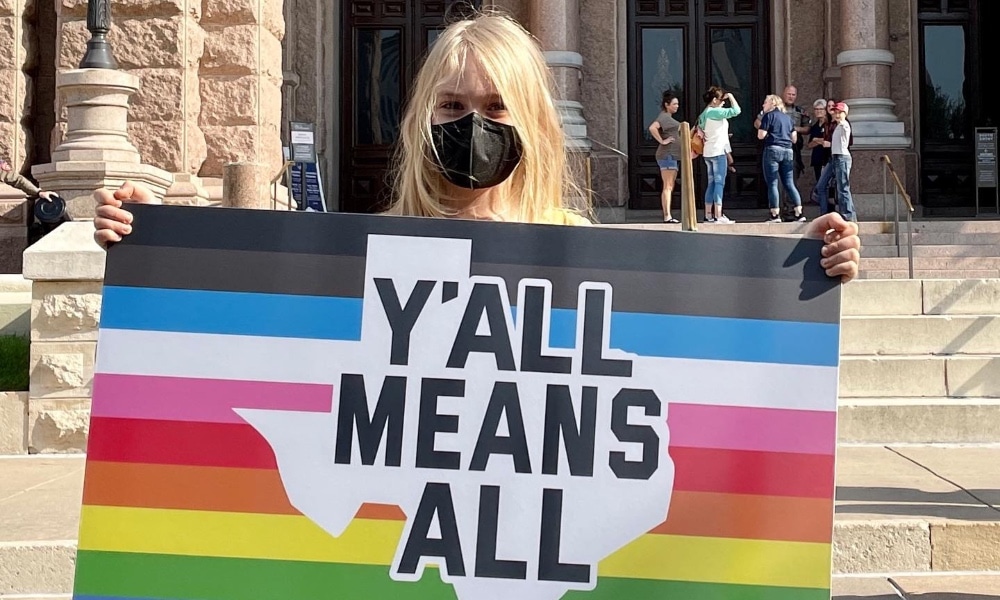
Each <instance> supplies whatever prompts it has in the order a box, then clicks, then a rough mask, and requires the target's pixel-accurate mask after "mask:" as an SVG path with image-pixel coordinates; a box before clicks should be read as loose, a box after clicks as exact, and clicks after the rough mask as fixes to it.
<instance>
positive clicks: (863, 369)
mask: <svg viewBox="0 0 1000 600" xmlns="http://www.w3.org/2000/svg"><path fill="white" fill-rule="evenodd" d="M792 227H794V226H792ZM843 314H844V318H843V329H842V332H843V335H842V338H841V344H842V348H841V350H842V360H841V378H840V398H841V400H840V420H839V440H840V444H839V450H838V464H837V477H838V488H837V502H836V517H835V528H834V552H833V571H834V574H835V577H834V592H835V595H836V597H837V598H842V599H843V600H849V599H852V600H860V599H862V598H867V599H869V600H874V599H876V598H878V599H885V600H890V599H896V598H900V597H903V598H914V599H915V598H921V599H922V600H943V599H945V598H955V599H956V600H958V599H961V600H982V599H985V598H991V597H1000V279H982V280H935V279H927V280H912V281H911V280H861V281H857V282H854V283H852V284H850V285H848V286H846V287H845V288H844V308H843ZM779 384H780V382H776V385H779ZM2 408H3V407H2V406H0V409H2ZM0 413H2V410H0ZM2 422H3V421H2V419H0V426H2ZM0 434H2V432H0ZM0 437H2V435H0ZM82 479H83V457H82V455H75V456H73V455H70V456H53V455H39V456H28V457H2V458H0V600H14V599H18V600H27V599H28V598H31V599H32V600H43V599H52V600H54V599H55V598H64V599H65V598H68V597H69V596H68V595H67V594H69V592H70V589H71V587H72V569H73V562H74V553H75V541H74V540H75V538H76V534H77V532H76V529H77V520H78V515H79V504H80V497H81V489H82ZM890 579H891V582H890ZM894 586H895V587H894ZM901 594H902V595H901ZM954 594H963V595H954Z"/></svg>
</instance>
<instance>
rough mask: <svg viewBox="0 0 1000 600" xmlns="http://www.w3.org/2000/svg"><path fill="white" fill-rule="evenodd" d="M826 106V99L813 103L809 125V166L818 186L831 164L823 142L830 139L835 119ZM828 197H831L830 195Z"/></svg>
mask: <svg viewBox="0 0 1000 600" xmlns="http://www.w3.org/2000/svg"><path fill="white" fill-rule="evenodd" d="M826 105H827V101H826V100H825V99H824V98H820V99H819V100H817V101H815V102H813V121H812V123H811V124H810V125H809V143H808V145H807V147H808V148H809V150H810V157H809V166H811V167H812V169H813V175H814V177H815V179H816V183H817V184H818V183H819V180H820V177H821V176H822V175H823V168H824V167H825V166H826V165H827V163H829V162H830V149H829V148H827V147H826V146H824V145H823V142H824V141H826V140H827V139H828V138H829V136H828V135H827V125H828V124H829V123H830V122H831V121H832V120H833V119H832V118H831V117H830V114H829V113H828V112H827V110H826ZM829 133H830V135H832V134H833V131H832V130H831V131H830V132H829ZM827 195H828V196H829V194H827ZM829 210H832V209H829ZM829 210H823V213H826V212H829Z"/></svg>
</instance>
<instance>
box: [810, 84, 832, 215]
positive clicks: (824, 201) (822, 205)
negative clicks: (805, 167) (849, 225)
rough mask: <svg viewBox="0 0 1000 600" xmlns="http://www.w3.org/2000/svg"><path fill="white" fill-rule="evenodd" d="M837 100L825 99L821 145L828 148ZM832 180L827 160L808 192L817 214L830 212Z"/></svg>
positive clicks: (830, 166) (830, 168)
mask: <svg viewBox="0 0 1000 600" xmlns="http://www.w3.org/2000/svg"><path fill="white" fill-rule="evenodd" d="M836 104H837V101H836V100H834V99H833V98H830V99H829V100H827V101H826V125H825V126H824V130H823V142H824V144H823V147H824V148H829V147H830V146H829V144H827V142H830V141H831V140H832V139H833V131H834V130H835V129H836V128H837V121H836V120H835V119H834V118H833V107H834V106H836ZM832 181H833V164H831V163H830V162H827V163H826V165H824V166H823V170H822V171H821V172H820V174H819V178H818V179H817V180H816V186H815V187H813V189H812V192H811V193H810V194H809V200H810V201H811V202H812V203H813V204H819V214H821V215H825V214H827V213H828V212H830V208H829V203H830V202H829V198H830V183H831V182H832Z"/></svg>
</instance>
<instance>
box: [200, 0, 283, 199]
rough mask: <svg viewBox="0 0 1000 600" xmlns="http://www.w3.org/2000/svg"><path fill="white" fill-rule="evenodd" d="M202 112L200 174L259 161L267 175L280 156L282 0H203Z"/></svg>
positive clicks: (274, 170) (215, 174)
mask: <svg viewBox="0 0 1000 600" xmlns="http://www.w3.org/2000/svg"><path fill="white" fill-rule="evenodd" d="M204 11H205V12H204V15H203V17H202V19H201V24H202V26H203V27H204V30H205V54H204V57H203V58H202V61H201V69H200V71H199V78H200V80H201V103H202V107H201V116H200V118H199V126H200V127H201V128H202V129H203V130H204V132H205V138H206V141H207V145H208V156H207V158H206V160H205V163H204V165H203V166H202V168H201V172H200V175H201V176H203V177H221V176H222V167H223V165H224V164H225V163H227V162H253V163H258V164H261V165H263V167H264V170H265V172H266V173H267V179H270V178H271V176H273V175H274V174H275V173H277V171H278V169H279V168H280V166H281V163H282V156H281V85H282V80H283V78H282V69H281V54H282V49H281V39H282V38H283V37H284V31H285V22H284V17H283V15H282V2H281V0H204Z"/></svg>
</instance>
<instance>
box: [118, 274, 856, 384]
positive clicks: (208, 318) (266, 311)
mask: <svg viewBox="0 0 1000 600" xmlns="http://www.w3.org/2000/svg"><path fill="white" fill-rule="evenodd" d="M103 302H104V305H103V308H102V311H101V312H102V315H101V327H102V328H105V329H133V330H150V331H176V332H186V333H214V334H226V335H254V336H270V337H288V338H307V339H328V340H355V341H356V340H359V339H361V312H362V310H361V307H362V300H361V298H339V297H331V296H291V295H281V294H257V293H247V292H214V291H201V290H175V289H160V288H134V287H118V286H107V287H105V288H104V300H103ZM576 312H577V311H575V310H570V309H554V310H553V311H552V322H551V330H550V339H549V344H550V345H551V346H552V347H555V348H572V347H573V346H574V344H575V342H576ZM839 336H840V328H839V326H838V325H835V324H830V323H801V322H797V321H768V320H758V319H734V318H728V317H693V316H682V315H657V314H647V313H628V312H613V313H612V314H611V341H610V346H611V347H612V348H616V349H619V350H624V351H626V352H633V353H636V354H639V355H642V356H656V357H670V358H690V359H701V360H727V361H741V362H762V363H779V364H795V365H817V366H836V365H837V364H838V360H839V356H838V353H839Z"/></svg>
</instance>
